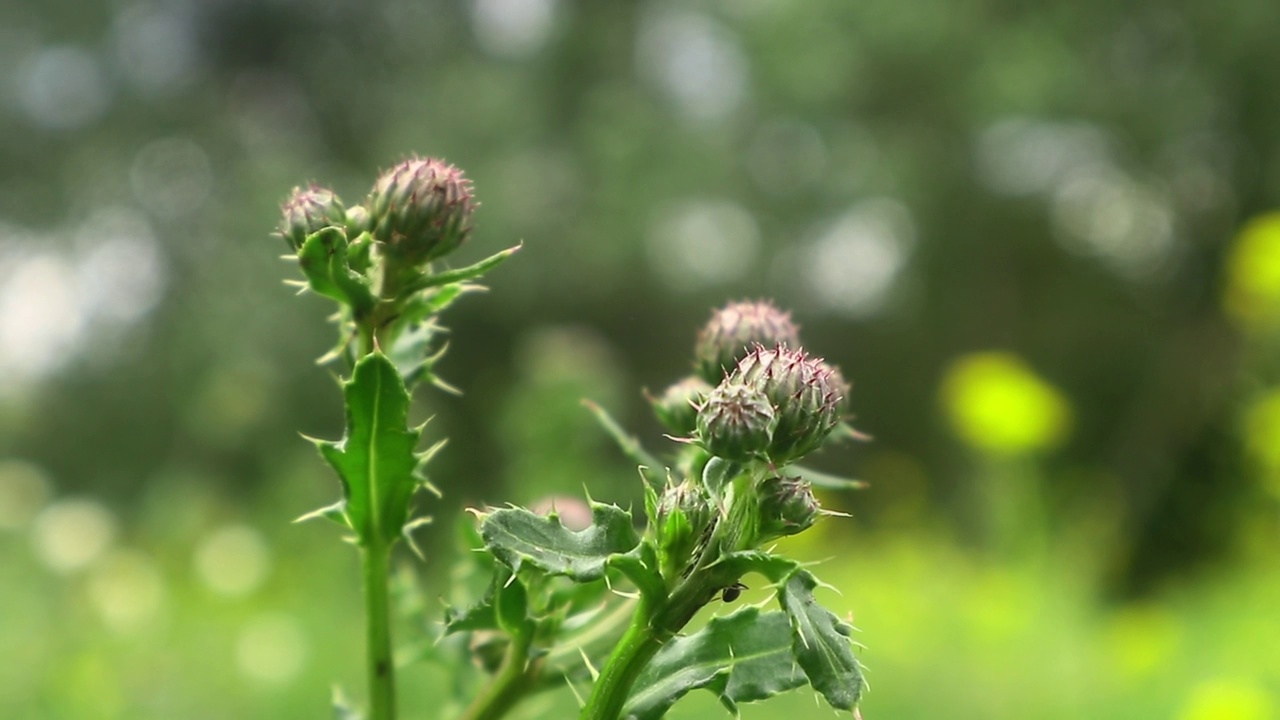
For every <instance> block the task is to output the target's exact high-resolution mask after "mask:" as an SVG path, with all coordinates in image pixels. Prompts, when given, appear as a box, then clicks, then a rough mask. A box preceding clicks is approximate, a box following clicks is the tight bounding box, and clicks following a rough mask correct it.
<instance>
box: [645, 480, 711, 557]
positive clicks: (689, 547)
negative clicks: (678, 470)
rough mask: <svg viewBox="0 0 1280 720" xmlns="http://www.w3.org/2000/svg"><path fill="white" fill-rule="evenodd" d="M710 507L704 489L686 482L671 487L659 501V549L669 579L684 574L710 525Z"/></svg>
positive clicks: (669, 486) (668, 487)
mask: <svg viewBox="0 0 1280 720" xmlns="http://www.w3.org/2000/svg"><path fill="white" fill-rule="evenodd" d="M711 518H712V512H711V503H710V500H708V498H707V495H706V493H705V492H703V490H702V488H701V487H700V486H698V485H696V484H694V483H691V482H688V481H685V482H683V483H680V484H679V485H668V486H667V489H666V490H664V491H663V493H662V497H661V498H659V500H658V517H657V535H658V549H659V552H660V554H661V556H662V558H663V561H662V566H663V570H664V574H666V575H667V576H668V577H672V576H674V575H677V574H679V573H680V572H682V571H683V570H684V568H685V566H686V565H687V563H688V561H689V559H690V558H691V557H692V556H693V552H694V550H696V549H697V547H698V543H699V542H701V540H702V537H703V533H704V531H705V530H706V529H707V526H708V524H709V523H710V522H711Z"/></svg>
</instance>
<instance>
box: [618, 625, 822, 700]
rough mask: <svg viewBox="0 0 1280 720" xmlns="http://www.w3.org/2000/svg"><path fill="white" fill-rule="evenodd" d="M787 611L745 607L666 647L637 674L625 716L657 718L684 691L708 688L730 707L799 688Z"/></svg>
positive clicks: (800, 676)
mask: <svg viewBox="0 0 1280 720" xmlns="http://www.w3.org/2000/svg"><path fill="white" fill-rule="evenodd" d="M805 683H806V680H805V675H804V672H802V671H801V669H800V668H799V667H798V666H797V665H796V663H795V660H794V658H793V657H792V652H791V630H790V624H789V622H788V620H787V616H786V614H785V613H781V612H777V611H773V612H766V613H761V612H760V610H759V609H757V608H754V607H747V608H743V609H742V610H739V611H738V612H736V613H734V614H732V615H729V616H728V617H721V618H715V619H713V620H712V621H711V622H709V623H707V625H706V627H704V628H702V629H701V630H699V631H698V632H696V633H693V634H692V635H687V636H685V637H680V638H676V639H675V640H672V641H671V642H669V643H667V645H666V646H665V647H663V648H662V650H660V651H658V654H657V655H656V656H654V658H653V660H652V661H651V662H650V663H649V665H648V666H647V667H646V668H645V670H644V672H643V673H641V675H640V678H639V679H638V680H637V681H636V684H635V687H634V689H633V690H632V693H631V697H630V698H628V700H627V705H626V709H625V710H623V717H627V718H636V719H637V720H650V719H651V718H660V717H662V716H663V714H664V713H666V712H667V710H669V709H670V708H671V706H672V705H673V704H675V702H676V701H677V700H679V699H680V698H681V697H682V696H683V695H684V694H685V693H688V692H689V691H691V690H696V689H698V688H706V689H708V690H710V691H711V692H714V693H716V694H717V695H719V696H720V698H721V701H722V702H724V703H725V704H726V705H728V706H729V707H731V708H732V707H733V706H734V705H735V704H736V703H742V702H754V701H757V700H764V699H766V698H769V697H772V696H774V695H777V694H778V693H781V692H786V691H787V690H792V689H794V688H798V687H801V686H802V685H804V684H805Z"/></svg>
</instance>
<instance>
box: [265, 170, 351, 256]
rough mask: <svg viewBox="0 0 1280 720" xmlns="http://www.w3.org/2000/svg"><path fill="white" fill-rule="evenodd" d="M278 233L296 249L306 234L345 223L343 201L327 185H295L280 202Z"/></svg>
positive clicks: (300, 245) (304, 240)
mask: <svg viewBox="0 0 1280 720" xmlns="http://www.w3.org/2000/svg"><path fill="white" fill-rule="evenodd" d="M280 213H281V216H282V217H281V218H280V228H279V230H280V235H281V236H282V237H284V239H285V240H286V241H287V242H288V243H289V246H290V247H292V248H293V250H294V251H295V252H297V250H298V248H300V247H302V243H304V242H306V240H307V236H308V235H310V234H312V233H315V232H319V231H321V230H323V229H325V228H327V227H330V226H333V225H338V226H342V225H344V224H345V223H346V213H345V211H343V209H342V201H341V200H339V199H338V196H337V195H336V194H334V192H333V191H332V190H330V189H328V188H322V187H319V186H318V185H311V186H308V187H305V188H301V187H296V188H294V189H293V193H292V194H291V195H289V199H288V200H286V201H285V202H284V205H281V206H280Z"/></svg>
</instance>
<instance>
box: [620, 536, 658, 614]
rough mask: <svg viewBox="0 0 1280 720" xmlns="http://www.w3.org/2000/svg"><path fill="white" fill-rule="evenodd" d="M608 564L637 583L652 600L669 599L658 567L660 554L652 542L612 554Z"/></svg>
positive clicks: (656, 601)
mask: <svg viewBox="0 0 1280 720" xmlns="http://www.w3.org/2000/svg"><path fill="white" fill-rule="evenodd" d="M608 564H609V566H610V567H614V568H617V569H618V571H619V572H621V573H622V574H623V575H626V576H627V579H628V580H630V581H631V582H633V583H635V585H636V587H637V588H638V589H639V590H640V593H641V594H642V595H644V596H645V597H647V598H649V600H650V602H653V603H660V602H662V601H663V600H666V599H667V587H666V584H665V583H663V581H662V572H661V571H660V570H659V568H658V554H657V551H655V550H654V549H653V545H651V544H650V542H642V543H640V544H639V545H637V546H636V547H635V549H633V550H632V551H631V552H629V553H627V554H626V555H613V556H611V557H610V558H609V560H608Z"/></svg>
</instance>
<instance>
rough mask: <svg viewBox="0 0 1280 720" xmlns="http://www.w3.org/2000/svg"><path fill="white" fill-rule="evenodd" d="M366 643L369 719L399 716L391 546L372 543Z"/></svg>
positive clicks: (366, 555)
mask: <svg viewBox="0 0 1280 720" xmlns="http://www.w3.org/2000/svg"><path fill="white" fill-rule="evenodd" d="M361 560H362V564H363V565H364V599H365V644H366V648H367V654H368V665H369V667H368V670H369V720H395V717H396V675H395V665H394V660H393V658H392V655H391V600H390V596H389V593H388V588H387V568H388V566H389V564H390V561H391V548H390V547H388V546H386V545H385V544H382V543H372V544H370V545H369V546H367V547H365V548H363V550H362V552H361Z"/></svg>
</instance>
